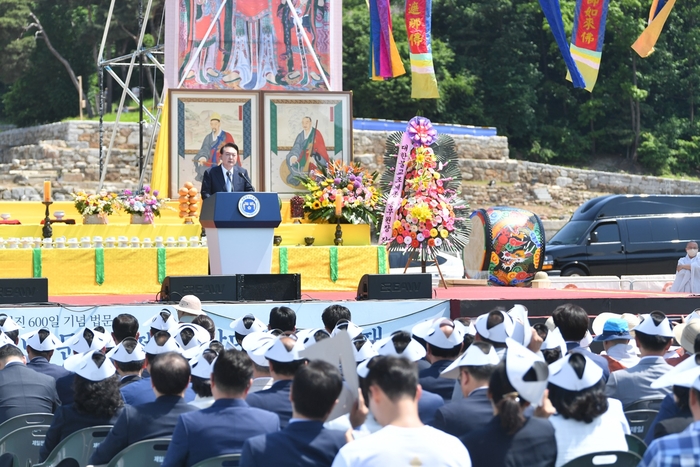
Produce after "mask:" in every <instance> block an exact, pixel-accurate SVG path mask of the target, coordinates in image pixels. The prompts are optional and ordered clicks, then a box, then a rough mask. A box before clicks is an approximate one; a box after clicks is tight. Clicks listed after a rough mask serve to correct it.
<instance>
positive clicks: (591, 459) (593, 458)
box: [562, 451, 642, 467]
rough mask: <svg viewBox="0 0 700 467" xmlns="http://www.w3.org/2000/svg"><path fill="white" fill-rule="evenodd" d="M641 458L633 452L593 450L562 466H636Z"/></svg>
mask: <svg viewBox="0 0 700 467" xmlns="http://www.w3.org/2000/svg"><path fill="white" fill-rule="evenodd" d="M641 460H642V458H641V457H639V456H638V455H636V454H635V453H633V452H626V451H607V452H594V453H591V454H586V455H584V456H581V457H577V458H576V459H572V460H570V461H569V462H567V463H566V464H564V465H563V466H562V467H600V466H605V467H637V464H639V461H641Z"/></svg>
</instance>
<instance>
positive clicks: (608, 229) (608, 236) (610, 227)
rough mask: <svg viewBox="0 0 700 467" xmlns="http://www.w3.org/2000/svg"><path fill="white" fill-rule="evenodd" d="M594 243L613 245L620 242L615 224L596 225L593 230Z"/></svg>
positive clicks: (618, 231)
mask: <svg viewBox="0 0 700 467" xmlns="http://www.w3.org/2000/svg"><path fill="white" fill-rule="evenodd" d="M593 232H595V234H596V235H595V237H594V238H595V241H593V242H592V243H613V242H619V241H620V230H619V229H618V228H617V224H616V223H615V222H610V223H607V224H598V225H597V226H596V227H595V229H593Z"/></svg>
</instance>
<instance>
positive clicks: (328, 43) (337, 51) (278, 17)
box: [166, 0, 342, 91]
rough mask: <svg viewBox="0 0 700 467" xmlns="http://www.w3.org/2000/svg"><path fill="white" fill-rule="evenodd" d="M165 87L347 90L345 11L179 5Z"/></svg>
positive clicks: (215, 0) (208, 2) (291, 2)
mask: <svg viewBox="0 0 700 467" xmlns="http://www.w3.org/2000/svg"><path fill="white" fill-rule="evenodd" d="M171 3H173V4H174V6H176V8H173V9H172V12H171V11H170V10H169V9H168V10H166V14H167V19H166V23H167V26H166V44H170V46H169V47H172V48H173V49H174V50H173V49H168V50H166V55H167V56H168V57H171V56H174V57H175V58H176V60H173V61H170V60H168V61H166V80H168V81H170V82H169V85H170V86H171V87H184V88H187V89H237V90H241V89H243V90H245V89H247V90H258V89H259V90H296V91H301V90H304V91H318V90H320V91H328V90H334V89H335V90H340V89H342V82H341V79H342V37H341V33H340V29H341V28H342V11H341V4H340V3H338V2H333V1H329V0H286V1H279V0H274V1H273V0H246V1H236V0H173V1H172V2H171Z"/></svg>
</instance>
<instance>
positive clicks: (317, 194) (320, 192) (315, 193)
mask: <svg viewBox="0 0 700 467" xmlns="http://www.w3.org/2000/svg"><path fill="white" fill-rule="evenodd" d="M321 195H323V192H322V191H321V190H318V191H315V192H314V196H315V197H316V198H320V197H321Z"/></svg>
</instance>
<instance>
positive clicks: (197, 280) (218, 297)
mask: <svg viewBox="0 0 700 467" xmlns="http://www.w3.org/2000/svg"><path fill="white" fill-rule="evenodd" d="M185 295H196V296H197V298H199V299H200V300H201V301H203V302H217V301H226V302H235V301H236V300H237V299H238V298H237V292H236V276H167V277H166V278H165V280H163V284H162V285H161V287H160V299H161V300H162V301H164V302H179V301H180V299H181V298H182V297H184V296H185Z"/></svg>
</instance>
